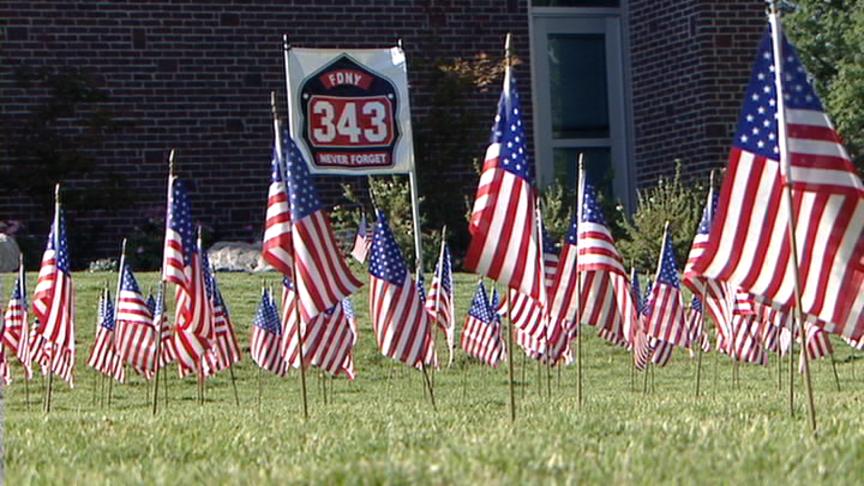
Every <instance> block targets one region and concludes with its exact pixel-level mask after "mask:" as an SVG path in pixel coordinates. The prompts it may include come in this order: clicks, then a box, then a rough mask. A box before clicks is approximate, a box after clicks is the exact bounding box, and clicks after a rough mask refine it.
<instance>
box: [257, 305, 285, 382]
mask: <svg viewBox="0 0 864 486" xmlns="http://www.w3.org/2000/svg"><path fill="white" fill-rule="evenodd" d="M281 339H282V325H281V324H280V323H279V313H278V311H277V310H276V307H275V306H274V305H273V301H272V297H271V296H270V295H269V293H268V292H267V291H265V292H263V293H262V294H261V302H260V303H259V304H258V310H257V311H256V312H255V318H254V319H252V337H251V340H250V344H249V354H250V355H251V356H252V361H254V362H255V363H256V364H257V365H258V366H260V367H261V368H262V369H265V370H267V371H269V372H271V373H275V374H277V375H284V374H285V372H286V371H287V367H286V366H285V361H284V360H283V359H282V352H281V351H280V349H279V343H280V341H281Z"/></svg>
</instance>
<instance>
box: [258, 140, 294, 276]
mask: <svg viewBox="0 0 864 486" xmlns="http://www.w3.org/2000/svg"><path fill="white" fill-rule="evenodd" d="M277 127H278V123H277ZM278 135H279V133H278V132H276V133H275V137H274V141H273V156H272V158H271V160H270V189H269V190H268V191H267V214H266V220H265V222H264V243H263V245H262V256H263V257H264V261H266V262H267V263H269V264H270V265H272V266H273V268H275V269H276V270H278V271H279V272H281V273H282V274H283V275H291V271H292V270H291V265H292V264H291V256H292V255H293V250H292V247H291V213H290V212H289V208H288V192H287V189H286V187H285V180H284V179H283V177H284V174H285V165H284V162H283V161H282V157H283V152H282V150H284V146H283V147H280V142H279V136H278ZM282 136H283V137H285V138H288V134H287V133H283V134H282Z"/></svg>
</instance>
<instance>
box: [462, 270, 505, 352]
mask: <svg viewBox="0 0 864 486" xmlns="http://www.w3.org/2000/svg"><path fill="white" fill-rule="evenodd" d="M462 350H464V351H465V353H466V354H468V356H471V357H473V358H477V359H479V360H480V361H482V362H484V363H486V364H487V365H489V366H492V367H496V366H498V363H500V362H501V357H502V356H503V354H504V352H503V351H504V345H503V343H502V340H501V326H500V325H499V323H498V322H497V319H496V315H495V310H494V309H493V307H492V305H491V304H490V303H489V299H488V296H487V294H486V288H485V287H484V286H483V282H480V283H479V284H477V290H476V291H475V292H474V298H473V299H472V300H471V308H470V309H468V316H467V317H466V318H465V326H464V327H463V328H462Z"/></svg>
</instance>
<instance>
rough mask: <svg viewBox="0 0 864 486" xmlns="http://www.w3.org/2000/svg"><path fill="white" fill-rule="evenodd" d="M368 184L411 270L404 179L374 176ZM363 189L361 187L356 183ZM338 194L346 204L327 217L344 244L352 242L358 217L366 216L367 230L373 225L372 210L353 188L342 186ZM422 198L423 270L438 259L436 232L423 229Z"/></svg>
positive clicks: (407, 187) (408, 195) (411, 229)
mask: <svg viewBox="0 0 864 486" xmlns="http://www.w3.org/2000/svg"><path fill="white" fill-rule="evenodd" d="M368 180H369V181H370V182H369V184H371V197H374V198H375V201H374V204H375V205H376V206H377V207H378V209H380V210H381V211H383V212H384V213H385V214H386V215H387V219H388V220H389V222H390V229H391V230H393V235H394V236H395V237H396V241H397V243H399V247H400V248H401V249H402V254H403V255H404V256H405V260H406V263H407V264H408V267H409V268H412V269H413V268H414V265H413V264H412V263H413V261H414V226H413V224H412V220H413V216H412V211H411V188H410V185H409V183H408V178H407V177H405V176H375V177H370V178H369V179H368ZM359 186H361V187H362V186H364V184H359ZM342 195H343V196H344V197H345V199H347V200H348V201H349V203H348V204H344V205H338V206H335V207H334V208H333V210H332V211H331V214H330V217H331V219H332V222H333V230H334V231H335V232H336V233H337V234H338V235H341V236H342V237H341V238H340V239H341V240H342V241H343V242H345V243H346V245H350V244H352V243H353V236H354V232H355V231H356V230H357V226H358V225H359V224H360V218H361V216H362V214H363V213H364V212H365V213H366V222H367V224H368V225H369V230H370V231H371V228H372V225H373V224H374V222H375V211H374V208H373V207H372V205H371V201H370V198H369V197H365V196H366V195H364V194H362V193H360V192H358V190H357V185H352V184H342ZM423 201H424V198H423V197H420V198H419V203H420V229H421V232H422V233H421V240H422V246H423V266H424V268H425V270H426V271H429V270H431V269H432V268H434V266H435V260H436V258H437V257H438V247H437V242H438V241H439V237H438V236H437V235H438V234H439V233H440V231H439V230H437V229H436V230H428V229H425V228H426V216H425V214H424V211H423V209H424V207H423Z"/></svg>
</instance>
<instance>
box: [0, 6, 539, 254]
mask: <svg viewBox="0 0 864 486" xmlns="http://www.w3.org/2000/svg"><path fill="white" fill-rule="evenodd" d="M0 25H2V27H3V28H2V30H0V43H2V66H0V99H2V100H3V103H2V105H0V110H2V118H3V123H4V125H3V126H4V130H5V132H6V133H7V134H8V133H13V134H14V132H15V130H16V128H17V127H18V126H19V125H20V120H22V119H23V118H24V117H26V116H27V114H28V113H29V112H30V111H31V110H33V109H34V107H35V106H36V103H38V102H39V100H40V99H44V96H45V95H46V93H44V92H33V91H32V90H23V89H21V88H19V87H18V86H17V85H16V84H15V82H14V80H13V77H14V75H15V72H16V70H17V69H18V68H20V67H22V66H26V67H32V68H40V67H51V68H56V69H64V68H80V69H82V70H85V71H87V72H89V73H91V74H92V75H94V76H95V77H96V79H97V80H98V82H99V84H100V85H101V87H102V88H104V90H105V91H106V92H107V93H108V94H109V95H110V100H109V102H108V103H104V104H102V105H101V107H102V108H104V109H107V110H110V111H111V112H113V113H115V114H116V118H115V119H116V121H118V122H119V123H120V128H119V129H118V130H116V131H114V132H112V133H110V134H109V135H108V136H107V138H106V139H105V141H104V143H102V144H101V145H100V146H98V147H89V148H88V150H87V151H86V153H87V154H89V155H92V156H94V157H95V159H96V161H97V163H98V166H99V167H100V168H102V169H104V170H105V171H110V172H114V173H117V174H122V175H123V176H124V177H125V178H126V186H127V187H128V189H129V191H130V193H132V194H134V196H135V199H136V202H135V203H134V204H133V205H132V206H130V207H126V208H119V209H111V210H98V211H97V210H92V211H88V212H86V213H80V214H71V215H70V219H71V222H70V235H71V238H72V245H73V248H72V253H73V258H74V259H75V261H76V264H77V265H79V266H81V265H84V264H85V263H86V261H88V260H89V259H92V258H94V257H97V256H108V255H112V254H114V253H115V252H116V248H117V246H118V240H119V238H120V237H121V236H122V235H125V234H128V233H129V232H130V231H132V228H133V227H135V226H136V225H137V224H140V223H141V221H142V219H143V218H144V216H145V215H146V214H148V213H154V214H158V213H159V212H160V211H162V210H164V209H163V208H164V204H165V197H164V193H165V180H166V171H167V168H166V166H165V162H164V158H165V155H166V153H167V150H168V149H169V148H170V147H176V148H177V150H178V157H177V165H178V167H179V171H180V173H181V175H183V176H186V177H188V178H191V179H193V180H194V181H195V185H194V190H193V192H192V204H193V211H194V214H195V216H196V218H197V219H199V220H200V221H201V222H202V223H204V224H206V225H209V226H210V227H211V228H212V230H213V231H214V233H215V235H214V236H215V237H216V238H219V239H251V238H254V237H258V236H259V235H260V226H261V222H262V217H263V214H264V199H265V194H266V186H267V183H268V178H269V158H270V143H271V141H270V139H271V125H270V114H269V92H270V91H271V90H277V91H279V92H282V90H283V89H284V88H283V87H284V81H283V74H282V54H281V36H282V34H283V33H287V34H288V35H289V37H290V39H291V42H292V43H293V44H295V45H300V46H318V47H382V46H389V45H393V43H394V42H395V40H396V38H397V36H398V37H401V38H402V39H403V41H404V45H405V49H406V52H407V54H408V62H409V82H410V84H411V87H412V99H411V103H412V108H413V117H414V124H415V127H416V126H422V125H423V123H422V122H423V121H424V117H426V116H427V114H428V113H429V112H430V108H431V104H432V95H433V89H434V87H433V86H431V85H430V83H431V82H432V81H431V80H432V79H434V76H433V74H434V73H433V71H434V70H435V69H436V68H435V66H434V62H435V61H436V60H439V59H440V60H448V59H453V58H456V57H470V56H473V55H474V54H477V53H481V52H485V53H488V54H490V55H493V56H495V55H499V54H500V52H501V45H502V39H503V34H504V33H505V32H506V31H508V30H509V31H511V32H513V34H514V36H515V38H516V39H522V40H524V42H516V52H517V55H519V56H520V57H521V58H522V59H523V60H527V59H528V52H527V51H528V42H527V38H528V15H527V1H526V0H507V1H501V0H477V1H472V2H462V1H457V0H389V1H383V0H382V1H373V0H352V1H338V0H308V1H303V0H294V1H285V0H271V1H266V0H254V1H247V2H236V1H225V0H217V1H206V2H205V1H194V0H188V1H182V0H165V1H161V2H145V1H134V0H126V1H122V0H118V1H112V2H92V1H72V0H65V1H40V0H31V1H18V2H16V1H7V2H3V6H2V7H0ZM524 66H525V67H524V69H525V72H526V73H527V72H528V69H529V67H528V64H527V62H526V63H525V64H524ZM525 77H526V78H527V75H526V76H525ZM522 90H523V92H524V95H523V99H525V100H530V88H529V87H528V86H524V85H523V86H522ZM497 95H498V93H496V92H495V90H483V91H481V90H479V89H478V90H477V92H476V93H473V94H472V96H470V97H469V102H468V103H467V104H468V109H469V110H471V111H473V112H476V113H478V114H480V115H481V119H482V120H485V121H484V122H483V123H482V124H481V125H479V126H478V127H477V129H476V132H475V133H472V135H471V137H470V140H471V143H472V144H475V145H476V150H473V152H474V153H476V154H477V155H478V156H481V155H482V153H483V145H484V144H485V143H486V140H487V137H488V127H489V126H490V124H491V118H492V116H493V114H494V110H495V102H496V100H497ZM280 106H284V105H280ZM525 111H526V112H527V113H530V106H526V108H525ZM529 122H530V120H529ZM62 127H63V129H64V130H68V131H70V132H71V133H83V132H85V131H86V128H85V127H81V126H80V123H79V120H76V119H74V118H70V119H64V120H62ZM528 130H529V133H530V127H529V128H528ZM415 131H416V130H415ZM417 136H422V133H420V134H417ZM24 163H26V161H21V160H15V159H13V158H10V157H9V154H8V151H5V149H3V148H0V169H2V168H9V167H15V165H16V164H24ZM465 173H472V174H473V169H472V168H471V161H470V160H465V161H454V163H453V165H452V169H451V170H449V171H448V172H447V173H445V174H443V175H442V182H445V183H446V182H447V181H455V182H458V183H461V184H463V185H465V186H466V187H471V186H473V185H474V178H473V177H468V178H466V177H464V175H465ZM460 176H461V177H460ZM466 180H467V182H466ZM66 182H67V183H68V184H70V185H76V184H79V185H80V184H87V183H88V181H82V180H70V181H66ZM4 186H5V184H4V183H3V181H0V220H4V219H15V220H21V221H23V222H24V223H25V224H26V228H27V229H26V231H28V232H30V233H32V234H38V235H44V234H45V232H46V230H47V222H48V219H49V214H47V211H44V210H42V209H39V208H38V207H37V206H35V205H34V204H33V200H32V198H31V197H30V195H28V194H21V193H16V192H14V191H10V190H4V189H3V187H4ZM7 187H8V186H7ZM329 187H330V191H329V193H328V194H329V201H330V202H333V201H334V200H335V198H336V193H337V192H338V191H336V190H335V186H334V185H330V186H329ZM423 189H424V188H422V187H421V192H422V191H423ZM84 231H86V232H87V235H88V238H86V241H87V242H88V243H87V244H84V243H81V242H82V241H85V239H84V238H81V233H82V232H84ZM76 233H77V234H78V235H77V236H76Z"/></svg>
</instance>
